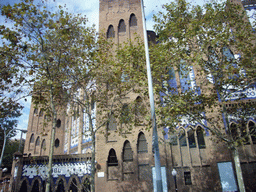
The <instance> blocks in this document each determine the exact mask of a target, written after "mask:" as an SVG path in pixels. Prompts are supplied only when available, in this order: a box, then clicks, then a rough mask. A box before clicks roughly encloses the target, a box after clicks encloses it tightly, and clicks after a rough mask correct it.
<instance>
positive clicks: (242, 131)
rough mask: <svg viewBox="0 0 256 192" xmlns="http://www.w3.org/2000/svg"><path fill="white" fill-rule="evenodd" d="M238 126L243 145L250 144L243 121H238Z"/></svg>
mask: <svg viewBox="0 0 256 192" xmlns="http://www.w3.org/2000/svg"><path fill="white" fill-rule="evenodd" d="M239 126H240V135H241V137H242V139H243V141H244V144H245V145H248V144H250V142H249V137H248V132H247V129H246V125H245V123H240V124H239Z"/></svg>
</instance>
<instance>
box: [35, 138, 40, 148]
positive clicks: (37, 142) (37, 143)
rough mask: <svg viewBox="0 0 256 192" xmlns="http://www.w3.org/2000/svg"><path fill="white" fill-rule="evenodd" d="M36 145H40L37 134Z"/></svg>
mask: <svg viewBox="0 0 256 192" xmlns="http://www.w3.org/2000/svg"><path fill="white" fill-rule="evenodd" d="M36 146H40V137H39V136H38V137H37V139H36Z"/></svg>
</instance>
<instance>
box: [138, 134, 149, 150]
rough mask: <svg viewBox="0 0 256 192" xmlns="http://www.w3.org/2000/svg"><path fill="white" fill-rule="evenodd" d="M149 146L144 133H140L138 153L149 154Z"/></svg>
mask: <svg viewBox="0 0 256 192" xmlns="http://www.w3.org/2000/svg"><path fill="white" fill-rule="evenodd" d="M147 152H148V144H147V140H146V137H145V135H144V133H142V132H140V134H139V137H138V153H147Z"/></svg>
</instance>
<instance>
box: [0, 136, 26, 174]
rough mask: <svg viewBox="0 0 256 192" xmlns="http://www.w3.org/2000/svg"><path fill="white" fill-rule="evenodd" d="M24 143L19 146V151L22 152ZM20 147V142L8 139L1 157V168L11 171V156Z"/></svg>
mask: <svg viewBox="0 0 256 192" xmlns="http://www.w3.org/2000/svg"><path fill="white" fill-rule="evenodd" d="M23 144H24V141H22V144H21V151H23V147H24V145H23ZM19 145H20V140H17V139H10V140H8V141H7V144H6V148H5V154H4V157H3V167H7V168H8V171H9V172H11V169H12V161H13V154H14V153H15V152H16V151H18V149H19Z"/></svg>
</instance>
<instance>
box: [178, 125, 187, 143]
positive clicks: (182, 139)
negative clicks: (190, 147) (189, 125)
mask: <svg viewBox="0 0 256 192" xmlns="http://www.w3.org/2000/svg"><path fill="white" fill-rule="evenodd" d="M179 141H180V146H181V147H184V146H187V140H186V134H185V130H184V129H180V133H179Z"/></svg>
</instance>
